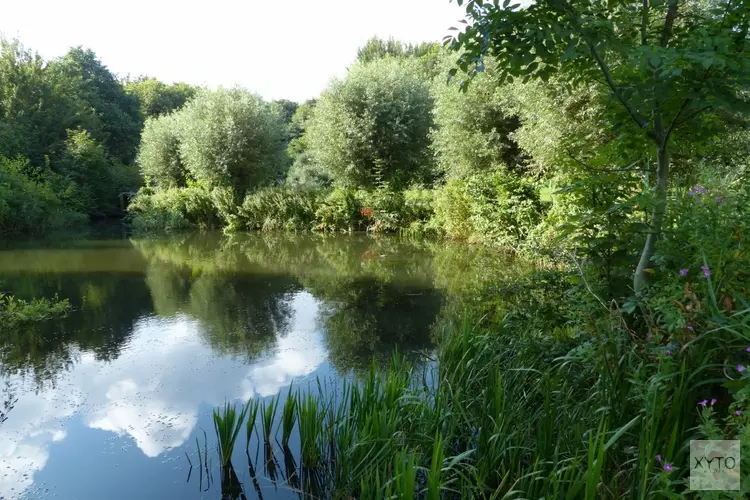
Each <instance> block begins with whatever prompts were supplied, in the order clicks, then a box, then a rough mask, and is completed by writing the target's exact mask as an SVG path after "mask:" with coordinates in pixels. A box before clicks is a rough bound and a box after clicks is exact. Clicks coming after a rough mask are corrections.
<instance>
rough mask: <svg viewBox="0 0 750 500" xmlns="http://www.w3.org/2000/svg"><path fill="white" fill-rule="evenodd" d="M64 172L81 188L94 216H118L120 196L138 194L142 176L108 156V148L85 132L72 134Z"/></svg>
mask: <svg viewBox="0 0 750 500" xmlns="http://www.w3.org/2000/svg"><path fill="white" fill-rule="evenodd" d="M59 170H60V172H61V173H62V174H63V175H65V176H66V177H67V178H69V179H70V180H72V181H73V182H74V183H75V184H76V185H77V186H78V192H79V194H80V202H81V204H82V205H83V207H84V209H85V211H86V213H88V214H90V215H93V216H107V215H114V214H116V213H117V212H118V210H119V206H118V195H119V194H120V193H121V192H123V191H134V190H135V189H137V187H138V185H139V184H140V179H139V178H138V174H137V173H136V172H135V171H133V170H132V169H128V168H127V167H125V166H124V165H122V164H121V163H119V162H118V161H116V160H114V161H113V160H111V159H110V157H108V156H107V154H106V152H105V150H104V147H103V146H102V145H100V144H98V143H97V142H96V141H94V140H93V139H92V137H91V135H90V134H89V133H88V132H86V131H84V130H76V131H71V132H70V133H69V136H68V140H67V142H66V144H65V152H64V153H63V155H62V157H61V159H60V167H59Z"/></svg>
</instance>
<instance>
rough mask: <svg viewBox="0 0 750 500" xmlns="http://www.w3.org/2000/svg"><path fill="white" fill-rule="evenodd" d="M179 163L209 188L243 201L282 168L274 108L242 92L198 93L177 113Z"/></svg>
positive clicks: (280, 128)
mask: <svg viewBox="0 0 750 500" xmlns="http://www.w3.org/2000/svg"><path fill="white" fill-rule="evenodd" d="M178 116H179V120H180V121H181V124H182V125H181V126H180V127H179V141H180V146H179V152H180V158H181V161H182V162H183V163H184V165H185V167H186V169H187V170H188V172H189V173H190V174H191V175H192V176H193V178H194V179H196V180H199V181H203V182H204V183H205V184H206V185H207V186H209V187H225V188H232V189H233V190H234V192H235V194H236V195H238V196H240V198H241V197H243V196H244V194H245V192H246V191H247V190H249V189H253V188H256V187H258V186H261V185H263V184H266V183H268V182H269V181H270V180H271V179H273V178H274V177H275V176H276V175H277V173H278V171H279V170H280V168H281V165H282V156H281V155H282V153H283V149H282V148H283V125H282V122H281V118H280V116H279V113H278V109H277V108H274V107H272V106H270V105H269V104H268V103H266V102H264V101H263V99H261V98H260V96H258V95H256V94H252V93H249V92H247V91H245V90H242V89H238V88H235V89H224V88H220V89H218V90H216V91H208V90H203V91H201V92H199V93H198V94H197V95H196V96H195V98H194V99H193V100H191V101H190V102H189V103H188V104H187V105H186V106H185V107H184V108H183V109H182V110H181V111H179V112H178Z"/></svg>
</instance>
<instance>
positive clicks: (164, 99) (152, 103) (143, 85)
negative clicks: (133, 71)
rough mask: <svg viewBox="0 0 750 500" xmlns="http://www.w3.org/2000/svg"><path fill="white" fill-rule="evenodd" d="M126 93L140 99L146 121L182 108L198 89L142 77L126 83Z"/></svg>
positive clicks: (141, 110)
mask: <svg viewBox="0 0 750 500" xmlns="http://www.w3.org/2000/svg"><path fill="white" fill-rule="evenodd" d="M125 91H126V92H127V93H128V94H130V95H133V96H135V97H136V98H137V99H138V103H139V106H140V112H141V116H142V117H143V119H146V118H152V117H157V116H162V115H167V114H169V113H171V112H172V111H176V110H178V109H180V108H182V107H183V106H184V105H185V103H186V102H188V101H189V100H190V99H192V98H193V97H194V96H195V94H196V93H197V92H198V89H197V88H196V87H194V86H192V85H188V84H186V83H173V84H172V85H167V84H166V83H164V82H160V81H159V80H157V79H156V78H148V77H140V78H137V79H135V80H133V81H128V82H126V83H125Z"/></svg>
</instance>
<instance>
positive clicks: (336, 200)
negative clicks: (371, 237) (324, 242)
mask: <svg viewBox="0 0 750 500" xmlns="http://www.w3.org/2000/svg"><path fill="white" fill-rule="evenodd" d="M368 214H371V212H368V211H367V210H364V209H363V207H362V203H361V200H359V199H358V198H357V196H356V193H355V192H354V191H352V190H349V189H343V188H335V189H334V190H333V191H331V192H330V193H329V194H328V196H326V197H325V198H323V200H322V201H321V202H320V205H319V206H318V209H317V210H316V211H315V220H316V221H317V222H318V224H317V225H316V226H315V228H316V229H318V230H321V231H349V232H351V231H357V230H361V229H364V228H365V227H366V226H365V220H366V218H367V215H368Z"/></svg>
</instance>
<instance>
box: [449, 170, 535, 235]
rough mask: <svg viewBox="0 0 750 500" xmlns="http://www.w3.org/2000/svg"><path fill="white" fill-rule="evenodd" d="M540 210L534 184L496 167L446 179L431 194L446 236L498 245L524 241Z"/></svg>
mask: <svg viewBox="0 0 750 500" xmlns="http://www.w3.org/2000/svg"><path fill="white" fill-rule="evenodd" d="M541 212H542V204H541V202H540V201H539V195H538V193H537V192H536V190H535V188H534V187H533V186H532V185H531V184H530V183H529V182H528V181H525V180H520V179H517V178H515V177H512V176H509V175H507V174H505V173H504V172H502V171H499V170H496V171H493V172H487V173H484V174H477V175H475V176H472V177H470V178H469V179H465V180H463V179H450V180H449V181H448V182H447V183H446V184H445V186H443V187H442V188H441V189H439V190H438V192H437V194H436V198H435V217H436V219H437V221H436V223H437V224H438V225H439V226H440V227H442V228H443V230H444V231H445V233H446V235H447V236H449V237H451V238H456V239H476V240H481V241H484V242H487V243H492V244H497V245H502V246H510V247H517V246H518V245H519V244H520V243H521V242H522V241H524V239H525V238H526V236H527V235H528V234H529V232H530V231H531V229H533V228H534V227H535V226H536V225H537V224H538V223H539V222H540V221H541V214H542V213H541Z"/></svg>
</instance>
